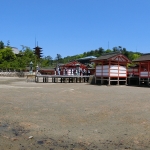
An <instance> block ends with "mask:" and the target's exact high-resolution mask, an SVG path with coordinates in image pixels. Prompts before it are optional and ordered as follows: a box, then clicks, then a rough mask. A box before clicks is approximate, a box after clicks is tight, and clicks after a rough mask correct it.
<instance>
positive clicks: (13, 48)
mask: <svg viewBox="0 0 150 150" xmlns="http://www.w3.org/2000/svg"><path fill="white" fill-rule="evenodd" d="M6 47H7V46H5V48H6ZM10 48H11V49H12V51H13V53H14V54H19V51H20V50H19V49H18V48H16V47H10Z"/></svg>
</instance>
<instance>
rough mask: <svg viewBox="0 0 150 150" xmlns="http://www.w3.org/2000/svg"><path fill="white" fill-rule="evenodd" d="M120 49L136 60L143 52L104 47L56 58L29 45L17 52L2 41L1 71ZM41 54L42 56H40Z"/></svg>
mask: <svg viewBox="0 0 150 150" xmlns="http://www.w3.org/2000/svg"><path fill="white" fill-rule="evenodd" d="M117 51H120V52H122V54H124V55H125V56H126V57H128V58H129V59H130V60H134V59H136V58H138V57H140V55H142V53H140V52H132V51H128V50H126V48H122V47H121V46H118V47H113V48H112V50H111V49H107V50H104V49H103V48H102V47H100V48H98V49H96V50H91V51H87V52H84V53H83V54H78V55H74V56H67V57H64V58H62V57H61V54H56V57H55V58H52V57H51V56H50V55H49V56H42V54H43V53H42V50H40V49H37V52H38V53H37V52H36V50H33V49H30V48H29V47H27V46H22V50H20V52H19V53H17V54H15V53H14V52H13V51H12V47H11V46H10V44H9V42H8V43H7V46H4V43H3V42H2V41H0V71H1V70H9V69H10V70H11V69H15V70H25V69H26V68H27V67H29V66H30V63H31V62H32V63H33V68H34V69H35V68H36V66H37V65H39V66H40V67H48V68H54V67H56V66H57V65H58V64H61V63H62V64H65V63H67V62H70V61H73V60H77V59H79V58H83V57H87V56H96V57H99V56H101V55H102V54H104V53H110V52H117ZM38 54H40V56H38Z"/></svg>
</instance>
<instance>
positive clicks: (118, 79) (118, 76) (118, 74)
mask: <svg viewBox="0 0 150 150" xmlns="http://www.w3.org/2000/svg"><path fill="white" fill-rule="evenodd" d="M119 65H120V64H119V57H118V79H117V80H118V81H117V85H119V73H120V72H119V69H120V68H119Z"/></svg>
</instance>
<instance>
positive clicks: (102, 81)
mask: <svg viewBox="0 0 150 150" xmlns="http://www.w3.org/2000/svg"><path fill="white" fill-rule="evenodd" d="M103 64H104V63H103V61H102V64H101V66H102V68H101V85H102V84H103V83H104V80H103V69H104V68H103Z"/></svg>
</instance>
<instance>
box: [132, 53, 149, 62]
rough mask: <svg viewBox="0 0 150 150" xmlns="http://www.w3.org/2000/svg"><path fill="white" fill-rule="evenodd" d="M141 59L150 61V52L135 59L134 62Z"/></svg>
mask: <svg viewBox="0 0 150 150" xmlns="http://www.w3.org/2000/svg"><path fill="white" fill-rule="evenodd" d="M139 61H150V53H147V54H143V55H142V56H140V57H139V58H137V59H135V60H133V62H139Z"/></svg>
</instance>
